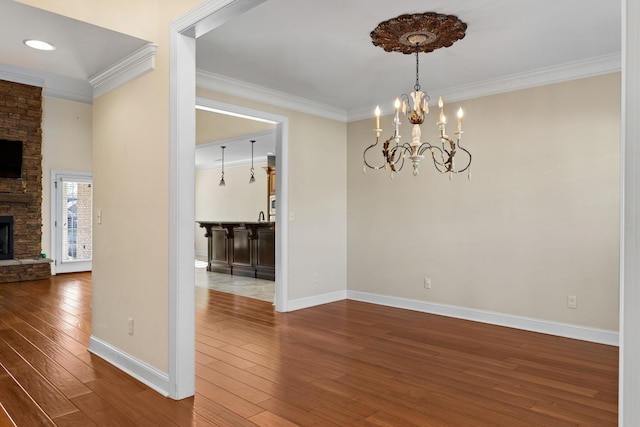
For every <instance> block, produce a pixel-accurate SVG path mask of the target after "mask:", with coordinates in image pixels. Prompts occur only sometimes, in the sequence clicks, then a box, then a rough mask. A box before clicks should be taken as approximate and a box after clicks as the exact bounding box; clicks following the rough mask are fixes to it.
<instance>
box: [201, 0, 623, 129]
mask: <svg viewBox="0 0 640 427" xmlns="http://www.w3.org/2000/svg"><path fill="white" fill-rule="evenodd" d="M427 11H433V12H438V13H446V14H453V15H457V16H458V17H459V18H460V19H461V20H462V21H464V22H465V23H467V25H468V28H467V31H466V37H465V38H464V39H462V40H460V41H458V42H456V43H454V44H453V45H452V46H451V47H449V48H443V49H439V50H436V51H434V52H432V53H428V54H423V55H421V67H420V69H421V73H420V79H421V80H420V83H421V85H422V88H423V90H426V91H427V92H429V93H430V94H432V98H433V99H437V97H438V95H439V94H440V93H441V92H446V93H449V92H455V89H456V88H469V87H472V86H474V85H478V84H481V83H486V82H492V81H496V80H503V79H504V78H505V77H508V76H510V77H518V76H523V75H527V76H531V75H532V74H539V73H540V72H541V71H543V70H547V71H548V70H549V69H550V68H553V69H557V68H558V67H566V66H567V64H572V65H574V66H573V67H571V70H572V72H574V73H576V71H575V70H574V69H575V68H576V67H575V65H576V64H577V65H578V67H582V69H583V70H585V69H588V68H589V67H591V69H590V71H589V70H587V73H586V75H588V73H590V72H593V66H594V65H593V64H594V63H595V64H602V63H603V62H604V63H606V64H605V65H600V66H601V67H603V66H604V67H611V66H612V65H611V63H614V65H613V66H614V67H616V66H617V68H618V69H619V67H620V64H619V54H620V46H621V2H620V1H614V0H588V1H585V0H517V1H514V0H457V1H452V0H402V1H389V0H348V1H346V0H323V1H310V0H307V1H301V0H267V1H265V2H264V3H262V4H260V5H259V6H257V7H255V8H254V9H252V10H250V11H248V12H246V13H244V14H243V15H241V16H239V17H237V18H235V19H233V20H232V21H230V22H228V23H227V24H225V25H223V26H221V27H220V28H218V29H215V30H214V31H212V32H210V33H209V34H207V35H205V36H203V37H201V38H199V39H198V42H197V68H198V69H200V70H206V71H207V72H211V73H215V74H219V75H222V76H225V77H230V78H232V79H237V80H240V81H244V82H251V83H253V84H257V85H259V86H263V87H267V88H270V89H274V90H277V91H280V92H284V93H287V94H291V95H295V96H297V97H301V98H304V99H307V100H312V101H315V102H318V103H321V104H326V105H328V106H333V107H335V108H336V109H338V110H342V111H344V112H346V115H347V117H349V118H361V117H363V116H371V115H372V112H373V108H374V107H375V105H377V104H380V106H381V108H383V110H386V111H390V110H391V107H392V102H393V100H394V99H395V97H396V96H398V95H399V94H401V93H407V92H409V91H411V90H412V88H413V84H414V81H415V57H414V56H413V55H403V54H400V53H388V52H385V51H384V50H383V49H381V48H379V47H376V46H374V45H373V44H372V43H371V38H370V36H369V34H370V32H371V31H372V30H373V29H374V28H375V27H376V26H377V25H378V23H380V22H382V21H384V20H387V19H390V18H393V17H396V16H398V15H401V14H405V13H418V12H427ZM616 63H617V65H616ZM605 71H606V70H605ZM583 72H584V71H583ZM596 72H597V71H596ZM578 75H581V74H580V72H578ZM570 77H571V76H569V78H570ZM556 78H557V77H556ZM510 80H513V79H510ZM456 97H457V98H461V97H464V94H461V93H459V92H458V93H456ZM445 100H446V99H445ZM385 106H386V108H385Z"/></svg>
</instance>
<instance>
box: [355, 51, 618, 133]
mask: <svg viewBox="0 0 640 427" xmlns="http://www.w3.org/2000/svg"><path fill="white" fill-rule="evenodd" d="M621 64H622V59H621V55H620V52H618V53H614V54H610V55H603V56H597V57H594V58H589V59H585V60H580V61H573V62H567V63H565V64H562V65H558V66H554V67H547V68H540V69H537V70H533V71H529V72H526V73H521V74H512V75H508V76H504V77H499V78H495V79H491V80H484V81H481V82H475V83H469V84H467V85H462V86H456V87H452V88H443V89H434V90H432V91H429V92H430V93H435V94H438V96H442V98H444V99H446V100H447V101H462V100H465V99H473V98H480V97H482V96H489V95H496V94H499V93H504V92H512V91H516V90H521V89H528V88H532V87H536V86H544V85H549V84H553V83H561V82H565V81H570V80H578V79H583V78H587V77H593V76H598V75H602V74H609V73H614V72H618V71H620V70H621ZM432 101H434V105H435V100H432ZM391 113H393V111H392V109H388V110H387V111H382V114H391ZM372 117H373V109H372V108H366V109H360V110H355V111H351V112H349V114H348V121H349V122H352V121H356V120H362V119H368V118H372Z"/></svg>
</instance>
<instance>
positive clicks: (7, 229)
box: [0, 216, 13, 259]
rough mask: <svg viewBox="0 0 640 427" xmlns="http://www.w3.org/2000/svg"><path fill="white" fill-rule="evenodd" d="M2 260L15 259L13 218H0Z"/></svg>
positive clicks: (0, 254) (0, 257) (0, 256)
mask: <svg viewBox="0 0 640 427" xmlns="http://www.w3.org/2000/svg"><path fill="white" fill-rule="evenodd" d="M0 259H13V217H12V216H0Z"/></svg>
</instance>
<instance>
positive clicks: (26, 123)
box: [0, 80, 51, 283]
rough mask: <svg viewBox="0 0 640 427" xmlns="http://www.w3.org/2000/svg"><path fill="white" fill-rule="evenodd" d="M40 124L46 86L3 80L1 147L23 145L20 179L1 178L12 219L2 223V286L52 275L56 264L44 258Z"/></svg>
mask: <svg viewBox="0 0 640 427" xmlns="http://www.w3.org/2000/svg"><path fill="white" fill-rule="evenodd" d="M41 123H42V88H40V87H35V86H29V85H25V84H20V83H13V82H8V81H3V80H0V144H1V143H3V142H6V141H21V142H22V165H21V173H20V176H18V177H13V176H11V177H7V176H4V177H0V218H8V217H11V221H10V222H11V225H4V226H3V225H2V224H3V222H0V283H5V282H18V281H23V280H39V279H46V278H48V277H49V276H50V275H51V266H50V262H51V260H49V259H44V258H42V257H41V251H42V154H41V153H42V128H41ZM0 148H1V147H0ZM5 222H9V221H8V220H5ZM10 249H11V251H10ZM5 251H6V252H7V253H6V254H5V253H4V252H5ZM9 251H10V252H12V253H11V255H9V253H8V252H9Z"/></svg>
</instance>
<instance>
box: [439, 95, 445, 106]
mask: <svg viewBox="0 0 640 427" xmlns="http://www.w3.org/2000/svg"><path fill="white" fill-rule="evenodd" d="M438 107H440V108H442V107H444V101H443V100H442V97H440V98H438Z"/></svg>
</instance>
